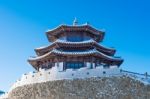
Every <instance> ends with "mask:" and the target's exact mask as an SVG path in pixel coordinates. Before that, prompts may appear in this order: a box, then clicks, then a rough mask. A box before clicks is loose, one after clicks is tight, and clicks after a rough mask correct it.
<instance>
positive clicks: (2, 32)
mask: <svg viewBox="0 0 150 99" xmlns="http://www.w3.org/2000/svg"><path fill="white" fill-rule="evenodd" d="M149 5H150V1H149V0H0V89H1V90H4V91H7V90H8V89H9V88H10V86H11V84H12V83H13V82H15V81H16V80H17V79H18V78H20V77H21V75H22V74H23V73H27V72H29V71H33V70H34V69H33V68H32V67H31V66H30V65H29V64H28V63H27V59H28V58H29V57H30V56H33V55H35V53H34V48H37V47H40V46H44V45H48V44H49V42H48V40H47V38H46V35H45V31H46V30H48V29H52V28H55V27H57V26H58V25H60V24H63V23H65V24H70V25H71V24H72V21H73V19H74V17H77V19H78V22H79V24H84V23H86V22H87V21H88V22H89V23H90V24H91V25H92V26H94V27H96V28H98V29H104V30H106V35H105V39H104V42H103V45H105V46H108V47H115V48H116V49H117V53H116V55H117V56H121V57H122V58H123V59H124V60H125V61H124V63H123V64H122V66H121V68H123V69H125V70H130V71H133V72H139V73H144V72H146V71H147V72H149V73H150V52H149V51H150V6H149Z"/></svg>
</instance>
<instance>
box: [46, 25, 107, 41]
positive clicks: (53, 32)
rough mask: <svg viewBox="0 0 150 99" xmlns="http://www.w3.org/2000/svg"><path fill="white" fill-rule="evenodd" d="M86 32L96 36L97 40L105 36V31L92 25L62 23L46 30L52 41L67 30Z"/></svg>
mask: <svg viewBox="0 0 150 99" xmlns="http://www.w3.org/2000/svg"><path fill="white" fill-rule="evenodd" d="M80 31H81V32H86V33H88V34H89V35H91V36H94V37H95V40H96V41H97V42H100V41H102V40H103V38H104V34H105V32H104V31H99V30H97V29H95V28H93V27H91V26H90V25H80V26H79V25H77V26H68V25H60V26H58V27H57V28H55V29H52V30H48V31H47V32H46V35H47V38H48V40H49V41H50V42H53V41H55V40H57V39H58V36H59V35H60V34H61V35H63V34H64V35H65V33H66V32H80Z"/></svg>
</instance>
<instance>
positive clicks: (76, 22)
mask: <svg viewBox="0 0 150 99" xmlns="http://www.w3.org/2000/svg"><path fill="white" fill-rule="evenodd" d="M77 24H78V21H77V18H76V17H75V19H74V21H73V26H76V25H77Z"/></svg>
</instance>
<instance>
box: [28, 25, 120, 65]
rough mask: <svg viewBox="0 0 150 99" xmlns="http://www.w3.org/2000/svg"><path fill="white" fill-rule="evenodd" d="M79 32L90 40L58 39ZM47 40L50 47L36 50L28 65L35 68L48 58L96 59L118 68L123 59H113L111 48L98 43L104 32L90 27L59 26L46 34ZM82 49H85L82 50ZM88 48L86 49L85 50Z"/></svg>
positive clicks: (113, 52) (113, 51)
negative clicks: (72, 40) (71, 40)
mask: <svg viewBox="0 0 150 99" xmlns="http://www.w3.org/2000/svg"><path fill="white" fill-rule="evenodd" d="M72 32H75V33H76V32H79V33H86V34H87V35H88V36H90V37H91V39H90V40H86V41H80V42H70V41H66V40H60V39H59V38H60V37H61V36H62V35H63V36H67V35H66V34H67V33H72ZM46 35H47V38H48V40H49V41H50V42H51V43H50V45H48V46H45V47H40V48H36V49H35V52H36V54H37V56H36V57H32V58H30V59H29V60H28V61H29V63H30V64H31V65H32V66H33V67H35V68H36V66H38V63H39V62H43V61H46V60H48V59H50V58H56V57H60V56H62V57H67V56H69V57H97V58H98V59H100V60H105V61H106V62H108V63H113V64H114V65H118V66H120V65H121V64H122V62H123V59H121V58H117V57H114V54H115V52H116V50H115V49H113V48H107V47H105V46H103V45H101V44H99V43H98V42H101V41H102V40H103V38H104V32H103V31H99V30H97V29H95V28H93V27H91V26H90V25H81V26H78V25H75V26H68V25H60V26H58V27H57V28H55V29H53V30H49V31H47V32H46ZM63 48H67V49H68V48H72V49H82V50H79V51H65V50H62V49H63ZM83 48H85V49H84V50H83ZM86 48H88V49H86Z"/></svg>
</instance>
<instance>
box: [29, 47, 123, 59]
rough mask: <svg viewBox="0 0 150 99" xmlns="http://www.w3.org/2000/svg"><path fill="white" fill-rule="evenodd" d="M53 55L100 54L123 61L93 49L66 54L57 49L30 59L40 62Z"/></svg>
mask: <svg viewBox="0 0 150 99" xmlns="http://www.w3.org/2000/svg"><path fill="white" fill-rule="evenodd" d="M51 53H56V54H65V55H87V54H100V55H101V56H103V57H105V58H109V59H113V60H122V59H121V58H117V57H112V56H108V55H105V54H103V53H102V52H99V51H97V50H96V49H91V50H87V51H84V52H69V51H68V52H64V51H60V50H57V49H53V50H52V51H50V52H48V53H46V54H44V55H42V56H38V57H35V58H30V59H29V60H38V59H42V58H44V57H47V56H49V55H50V54H51Z"/></svg>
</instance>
